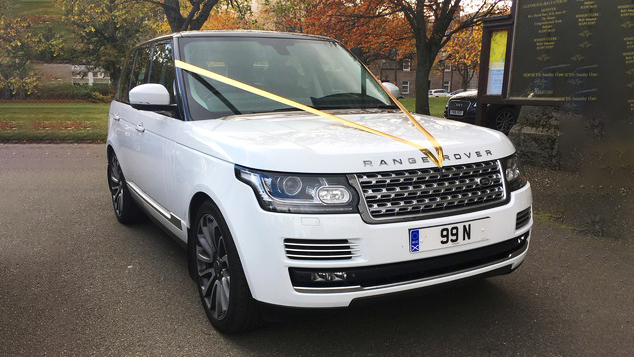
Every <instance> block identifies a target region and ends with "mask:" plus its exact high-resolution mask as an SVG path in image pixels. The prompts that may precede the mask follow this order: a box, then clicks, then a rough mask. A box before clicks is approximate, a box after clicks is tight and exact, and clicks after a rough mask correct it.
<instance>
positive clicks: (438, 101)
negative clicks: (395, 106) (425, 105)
mask: <svg viewBox="0 0 634 357" xmlns="http://www.w3.org/2000/svg"><path fill="white" fill-rule="evenodd" d="M448 101H449V98H448V97H447V98H441V97H437V98H429V112H430V114H431V116H433V117H438V118H442V117H443V112H444V111H445V106H446V105H447V102H448ZM401 103H403V105H404V106H405V108H407V110H409V111H410V112H412V113H413V112H414V108H415V106H416V98H403V99H401Z"/></svg>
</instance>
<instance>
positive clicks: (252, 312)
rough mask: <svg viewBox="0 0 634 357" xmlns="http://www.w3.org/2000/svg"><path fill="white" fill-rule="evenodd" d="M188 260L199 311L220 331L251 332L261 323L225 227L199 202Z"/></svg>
mask: <svg viewBox="0 0 634 357" xmlns="http://www.w3.org/2000/svg"><path fill="white" fill-rule="evenodd" d="M189 239H190V242H191V245H190V249H189V252H190V257H189V258H190V261H191V262H195V263H194V264H192V265H195V276H194V280H195V281H196V284H197V286H198V293H199V295H200V300H201V302H202V305H203V309H204V310H205V313H206V314H207V317H208V318H209V321H211V324H212V325H213V326H214V327H215V328H216V329H217V330H219V331H220V332H224V333H236V332H244V331H248V330H253V329H255V328H257V327H259V326H261V324H262V317H261V314H260V311H259V309H258V305H257V303H256V301H255V300H254V299H253V297H252V296H251V291H250V290H249V285H248V284H247V279H246V277H245V275H244V271H243V269H242V263H241V262H240V257H239V256H238V252H237V249H236V247H235V244H234V242H233V238H232V237H231V233H230V232H229V229H228V228H227V225H226V223H225V221H224V219H223V217H222V215H221V214H220V212H219V211H218V209H217V208H216V206H215V205H214V204H213V203H212V202H211V201H207V202H205V203H203V204H202V205H201V207H200V209H199V210H198V213H197V214H196V220H195V221H194V224H193V225H192V229H191V230H190V232H189Z"/></svg>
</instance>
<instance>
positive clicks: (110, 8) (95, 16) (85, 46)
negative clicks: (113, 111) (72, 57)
mask: <svg viewBox="0 0 634 357" xmlns="http://www.w3.org/2000/svg"><path fill="white" fill-rule="evenodd" d="M60 3H61V5H62V9H63V12H64V20H65V21H67V22H68V23H69V24H70V26H71V28H72V32H73V35H74V36H75V38H76V43H75V45H76V47H77V53H78V56H79V59H81V60H82V61H85V62H86V63H88V64H89V65H90V66H92V67H101V68H103V69H104V70H105V71H106V72H108V73H109V75H110V80H111V83H112V84H114V83H116V82H117V80H118V79H119V75H120V73H121V66H122V64H123V63H124V60H125V56H126V54H127V53H128V52H129V51H130V49H131V48H132V47H134V46H135V45H136V44H137V43H138V42H139V41H140V39H141V38H142V36H149V35H151V34H153V32H154V31H155V26H156V24H158V19H156V18H152V17H151V15H150V14H152V11H151V10H150V8H149V5H148V4H144V3H138V2H129V1H124V0H60Z"/></svg>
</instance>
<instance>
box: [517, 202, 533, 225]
mask: <svg viewBox="0 0 634 357" xmlns="http://www.w3.org/2000/svg"><path fill="white" fill-rule="evenodd" d="M530 220H531V208H530V207H528V208H527V209H525V210H523V211H520V212H518V213H517V219H516V221H515V229H520V228H522V227H524V226H525V225H527V224H528V222H529V221H530Z"/></svg>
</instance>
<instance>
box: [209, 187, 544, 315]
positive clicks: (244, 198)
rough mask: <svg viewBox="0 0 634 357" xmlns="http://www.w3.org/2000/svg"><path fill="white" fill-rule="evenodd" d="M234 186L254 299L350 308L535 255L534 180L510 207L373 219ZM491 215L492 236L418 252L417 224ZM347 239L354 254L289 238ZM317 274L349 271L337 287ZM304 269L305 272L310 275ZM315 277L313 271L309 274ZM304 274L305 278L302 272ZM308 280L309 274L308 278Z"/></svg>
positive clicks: (235, 231) (239, 239) (231, 217)
mask: <svg viewBox="0 0 634 357" xmlns="http://www.w3.org/2000/svg"><path fill="white" fill-rule="evenodd" d="M238 184H239V185H240V186H236V187H233V189H232V190H231V192H232V193H231V195H232V196H233V199H232V200H229V201H228V200H222V201H220V202H229V203H228V204H225V205H224V206H223V207H221V209H222V211H224V212H223V213H224V215H225V218H226V219H227V223H228V225H229V229H230V230H231V232H232V235H233V238H234V240H235V242H236V247H237V249H238V253H239V254H240V257H241V261H242V265H243V267H244V271H245V275H246V277H247V280H248V282H249V287H250V289H251V294H252V295H253V297H254V298H255V299H256V300H258V301H260V302H264V303H268V304H273V305H281V306H287V307H309V308H326V307H345V306H349V305H350V303H351V302H352V301H353V300H355V299H361V298H370V297H375V296H381V295H385V294H393V293H399V292H405V291H408V290H413V289H419V288H424V287H428V286H433V285H437V284H443V283H448V282H451V281H456V280H460V279H465V278H469V277H472V276H477V275H482V274H486V273H487V272H492V271H496V270H500V269H503V268H507V267H509V268H510V269H515V268H516V267H518V266H519V265H520V264H521V263H522V261H523V260H524V257H525V256H526V254H527V250H528V245H529V241H530V228H531V226H532V219H529V220H528V221H526V222H524V223H523V225H522V226H520V227H516V222H517V220H518V213H521V212H522V211H526V210H527V209H528V210H530V207H531V204H532V198H531V189H530V185H529V184H527V185H526V186H525V187H523V188H522V189H520V190H518V191H515V192H512V193H511V194H510V200H509V202H508V203H507V204H505V205H503V206H498V207H494V208H490V209H486V210H482V211H476V212H470V213H465V214H460V215H453V216H447V217H440V218H434V219H425V220H417V221H409V222H398V223H386V224H374V225H369V224H366V223H365V222H363V220H362V219H361V217H360V215H359V214H331V215H302V214H283V213H272V212H266V211H263V210H262V209H261V208H260V207H259V205H258V204H257V201H256V199H255V196H254V194H253V191H252V190H251V188H250V187H248V186H247V185H244V184H242V183H238ZM485 218H486V219H488V220H489V221H490V224H489V227H490V228H489V231H488V232H489V234H488V239H486V240H483V241H478V242H474V243H470V244H465V245H456V246H451V247H447V248H442V249H434V250H428V251H421V252H417V253H411V252H410V241H409V229H411V228H421V227H432V226H439V225H451V224H455V223H457V222H467V221H471V220H480V219H485ZM289 240H293V241H301V242H310V241H311V240H312V241H322V240H323V241H333V242H341V241H347V242H348V243H349V245H350V246H351V247H352V246H353V247H354V254H351V255H349V256H346V257H345V258H343V259H328V260H323V259H310V258H303V259H298V258H297V257H293V255H292V254H288V251H285V241H286V242H288V241H289ZM311 272H347V273H348V276H350V277H354V279H355V280H353V279H350V280H349V281H348V282H347V283H345V284H343V285H341V284H340V285H341V286H337V285H336V284H335V286H333V285H332V284H325V285H323V286H321V287H320V286H319V285H318V284H317V285H314V284H313V285H311V284H306V282H305V281H306V276H307V275H306V274H307V273H308V274H309V275H310V273H311ZM302 274H303V275H302ZM309 275H308V276H309ZM302 276H303V278H302ZM302 279H304V280H302Z"/></svg>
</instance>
